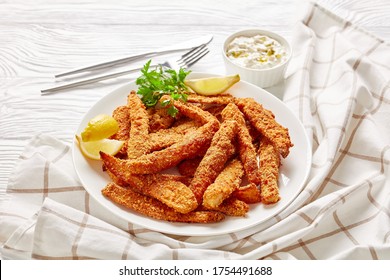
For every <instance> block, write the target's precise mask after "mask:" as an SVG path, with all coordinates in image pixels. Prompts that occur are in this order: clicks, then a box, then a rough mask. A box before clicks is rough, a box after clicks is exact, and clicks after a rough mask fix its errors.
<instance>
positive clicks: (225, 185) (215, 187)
mask: <svg viewBox="0 0 390 280" xmlns="http://www.w3.org/2000/svg"><path fill="white" fill-rule="evenodd" d="M243 175H244V169H243V167H242V164H241V162H240V161H239V160H238V159H233V160H232V161H230V162H229V163H228V164H227V165H226V167H225V168H224V170H222V172H221V173H219V175H218V176H217V178H216V179H215V181H214V183H212V184H211V185H210V186H208V187H207V189H206V191H205V192H204V194H203V206H205V207H206V208H209V209H213V208H215V207H218V206H219V205H221V203H222V202H223V201H224V200H225V199H227V198H228V197H230V195H231V194H232V193H233V192H234V191H235V190H236V189H237V188H238V187H239V186H240V184H241V178H242V176H243Z"/></svg>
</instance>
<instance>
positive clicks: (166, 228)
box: [73, 73, 311, 236]
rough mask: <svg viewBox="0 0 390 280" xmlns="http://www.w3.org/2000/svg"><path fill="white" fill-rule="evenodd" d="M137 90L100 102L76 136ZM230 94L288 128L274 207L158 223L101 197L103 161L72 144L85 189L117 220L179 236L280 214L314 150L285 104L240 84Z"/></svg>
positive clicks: (300, 181) (195, 75) (230, 229)
mask: <svg viewBox="0 0 390 280" xmlns="http://www.w3.org/2000/svg"><path fill="white" fill-rule="evenodd" d="M208 76H215V75H210V74H205V73H191V75H190V78H201V77H208ZM136 88H137V87H136V85H135V82H132V83H130V84H127V85H125V86H122V87H120V88H118V89H117V90H115V91H113V92H111V93H109V94H108V95H106V96H105V97H103V98H102V99H101V100H99V101H98V102H97V103H96V104H95V105H94V106H93V107H92V108H91V109H90V110H89V111H88V112H87V114H86V115H85V116H84V118H83V120H82V121H81V123H80V126H79V128H78V130H77V134H80V133H81V132H82V131H83V129H84V127H85V126H86V125H87V123H88V121H89V120H90V119H92V118H93V117H95V116H96V115H98V114H101V113H106V114H109V115H111V113H112V111H113V110H114V109H115V108H116V107H118V106H120V105H124V104H126V100H127V95H128V93H129V91H130V90H131V89H136ZM229 92H230V93H232V94H233V95H235V96H237V97H253V98H254V99H256V100H257V101H258V102H260V103H261V104H263V106H264V107H265V108H267V109H270V110H272V111H273V113H274V114H275V117H276V120H277V121H278V122H279V123H280V124H282V125H283V126H285V127H287V128H288V129H289V132H290V137H291V141H292V142H293V144H294V147H292V148H291V150H290V154H289V156H288V157H287V158H285V159H283V160H282V166H281V169H280V173H281V176H280V195H281V200H280V201H279V202H278V203H276V204H275V205H272V206H266V205H263V204H257V205H252V206H251V207H250V210H249V213H248V214H247V216H246V217H227V218H226V219H224V220H223V221H221V222H219V223H213V224H186V223H171V222H165V221H159V220H155V219H152V218H149V217H146V216H143V215H141V214H139V213H136V212H134V211H131V210H128V209H125V208H123V207H120V206H118V205H116V204H115V203H113V202H112V201H110V200H108V199H107V198H105V197H104V196H103V195H102V194H101V190H102V189H103V188H104V187H105V185H106V184H107V183H108V182H109V181H110V179H109V177H108V176H107V174H105V173H104V172H102V166H101V162H100V161H94V160H88V159H86V158H85V157H84V156H83V155H82V154H81V152H80V150H79V148H78V146H77V144H76V143H75V142H73V161H74V166H75V169H76V172H77V174H78V176H79V178H80V180H81V182H82V184H83V186H84V188H85V189H86V190H87V192H88V193H89V194H90V195H91V196H92V197H93V198H94V199H95V200H96V201H98V202H99V203H100V204H101V205H102V206H104V207H105V208H106V209H107V211H111V212H112V213H113V214H115V215H117V216H118V217H120V218H122V219H125V220H126V221H128V222H131V223H134V224H137V225H140V226H142V227H145V228H148V229H151V230H155V231H158V232H163V233H169V234H176V235H185V236H211V235H218V234H226V233H231V232H236V231H240V230H243V229H246V228H250V227H252V226H255V225H258V224H260V223H262V222H264V221H266V220H268V219H270V218H272V217H273V216H275V215H277V214H278V213H279V212H280V211H282V210H283V209H284V208H285V207H286V206H287V205H289V204H290V203H291V202H292V201H293V200H294V199H295V198H296V196H297V195H298V194H299V192H300V191H301V190H302V188H303V186H304V184H305V182H306V179H307V177H308V174H309V170H310V166H311V151H310V144H309V141H308V137H307V135H306V132H305V129H304V128H303V126H302V124H301V122H300V121H299V120H298V119H297V117H296V116H295V115H294V114H293V112H292V111H291V110H290V109H289V108H288V107H286V105H285V104H284V103H282V102H281V101H280V100H279V99H277V98H276V97H275V96H273V95H272V94H271V93H269V92H267V91H265V90H263V89H261V88H259V87H256V86H254V85H252V84H249V83H247V82H244V81H240V82H238V83H237V84H235V85H234V86H233V87H232V88H231V89H230V90H229Z"/></svg>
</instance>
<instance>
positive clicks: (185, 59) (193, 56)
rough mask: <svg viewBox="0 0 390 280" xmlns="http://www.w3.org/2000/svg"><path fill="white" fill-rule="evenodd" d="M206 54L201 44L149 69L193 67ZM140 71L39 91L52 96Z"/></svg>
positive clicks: (129, 71) (204, 45) (115, 74)
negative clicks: (178, 56)
mask: <svg viewBox="0 0 390 280" xmlns="http://www.w3.org/2000/svg"><path fill="white" fill-rule="evenodd" d="M208 53H209V50H208V48H207V46H206V44H203V45H200V46H198V47H196V48H193V49H191V50H190V51H188V52H186V53H185V54H183V55H182V56H181V57H180V58H179V59H177V60H175V59H171V60H167V61H165V62H163V63H161V64H157V65H152V66H151V67H156V66H158V65H161V66H163V67H167V68H172V69H175V70H178V69H180V68H189V67H191V66H192V65H194V64H195V63H196V62H198V61H199V60H200V59H201V58H202V57H204V56H205V55H206V54H208ZM141 69H142V68H135V69H131V70H126V71H122V72H116V73H113V74H108V75H103V76H98V77H95V78H90V79H87V80H82V81H78V82H73V83H69V84H65V85H62V86H57V87H52V88H48V89H43V90H41V95H48V94H53V93H56V92H58V91H62V90H66V89H71V88H75V87H78V86H83V85H88V84H92V83H96V82H99V81H104V80H109V79H113V78H116V77H120V76H124V75H128V74H131V73H134V72H137V71H140V70H141Z"/></svg>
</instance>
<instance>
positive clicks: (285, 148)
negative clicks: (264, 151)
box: [235, 98, 293, 158]
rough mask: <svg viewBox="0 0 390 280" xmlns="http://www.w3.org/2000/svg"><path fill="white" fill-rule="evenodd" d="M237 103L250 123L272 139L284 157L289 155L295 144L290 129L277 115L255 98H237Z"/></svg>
mask: <svg viewBox="0 0 390 280" xmlns="http://www.w3.org/2000/svg"><path fill="white" fill-rule="evenodd" d="M235 103H236V105H237V106H238V108H239V109H240V110H241V111H242V112H243V113H244V115H245V116H246V117H247V118H248V119H249V121H250V123H251V124H252V125H253V126H254V127H255V128H256V129H257V130H258V131H259V132H260V133H261V134H262V135H264V136H265V137H266V138H268V140H269V141H271V143H272V144H273V145H274V146H275V148H276V149H277V151H278V152H279V153H280V154H281V155H282V157H284V158H285V157H287V156H288V154H289V152H290V148H291V147H292V146H293V144H292V143H291V140H290V135H289V132H288V129H287V128H285V127H283V126H282V125H280V124H279V123H278V122H277V121H276V120H275V116H274V115H273V114H272V113H271V112H270V111H268V110H266V109H264V108H263V106H262V105H261V104H259V103H257V102H256V101H255V100H254V99H253V98H236V99H235Z"/></svg>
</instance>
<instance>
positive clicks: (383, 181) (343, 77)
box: [0, 4, 390, 260]
mask: <svg viewBox="0 0 390 280" xmlns="http://www.w3.org/2000/svg"><path fill="white" fill-rule="evenodd" d="M293 45H294V56H293V59H292V61H291V63H290V66H289V69H288V71H287V73H286V85H285V88H286V91H285V94H284V102H285V103H286V104H287V106H289V107H290V108H292V109H293V110H294V112H296V114H297V116H298V117H299V119H300V120H301V121H302V123H303V124H304V126H305V128H306V130H307V133H308V135H309V138H310V139H311V144H312V152H313V163H312V166H311V173H310V177H309V179H308V182H307V184H306V185H305V187H304V189H303V190H302V192H301V193H300V194H299V195H298V197H297V198H296V199H295V200H294V202H293V203H292V204H291V205H289V206H288V207H287V208H286V209H285V210H284V211H283V212H281V213H279V214H278V215H276V216H275V217H273V218H272V219H271V220H269V221H267V222H266V223H263V224H261V225H259V226H256V227H254V228H250V229H247V230H245V231H241V232H235V233H231V234H226V235H222V236H215V237H191V236H185V237H183V236H172V235H166V234H162V233H159V232H155V231H151V230H148V229H144V228H141V227H139V226H136V225H133V224H131V223H128V222H126V221H123V220H120V219H119V218H115V217H112V216H111V214H110V213H107V211H105V210H104V209H103V208H102V207H101V206H100V205H98V204H97V203H96V202H94V201H93V200H92V198H91V197H90V196H89V195H88V193H86V192H85V190H84V189H83V187H82V186H81V184H80V183H79V181H78V178H77V176H76V174H75V171H74V170H73V165H72V159H71V151H70V147H69V146H67V145H65V144H63V143H61V142H60V141H58V140H56V139H54V138H52V137H49V136H45V135H39V136H37V137H35V138H34V139H32V141H31V142H30V143H29V145H28V146H27V147H26V149H25V151H24V152H23V153H22V155H21V156H20V159H19V160H18V162H17V164H16V167H15V170H14V172H13V173H12V175H11V177H10V179H9V185H8V188H7V192H6V195H5V197H2V198H1V204H0V207H1V208H0V242H1V244H2V247H1V253H2V255H3V257H5V258H11V259H13V258H22V259H29V258H33V259H144V260H146V259H390V171H389V163H390V90H389V81H390V80H389V79H390V66H389V65H390V46H389V44H388V43H386V42H384V41H382V40H381V39H379V38H376V37H375V36H373V35H371V34H369V33H368V32H366V31H364V30H361V29H360V28H359V27H357V26H355V25H354V24H353V23H351V22H349V21H346V20H344V19H342V18H340V17H338V16H336V15H333V14H332V13H330V12H329V11H327V10H325V9H323V8H322V7H320V6H318V5H316V4H311V5H310V7H309V9H308V11H307V13H306V15H305V16H304V18H303V19H302V21H300V22H299V23H297V26H296V30H295V36H294V44H293Z"/></svg>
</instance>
